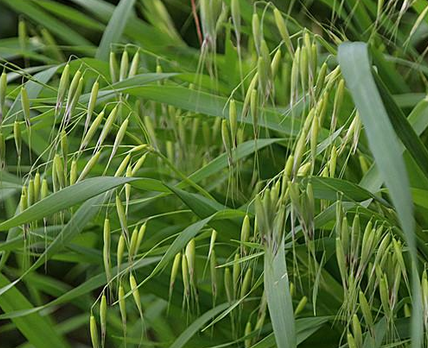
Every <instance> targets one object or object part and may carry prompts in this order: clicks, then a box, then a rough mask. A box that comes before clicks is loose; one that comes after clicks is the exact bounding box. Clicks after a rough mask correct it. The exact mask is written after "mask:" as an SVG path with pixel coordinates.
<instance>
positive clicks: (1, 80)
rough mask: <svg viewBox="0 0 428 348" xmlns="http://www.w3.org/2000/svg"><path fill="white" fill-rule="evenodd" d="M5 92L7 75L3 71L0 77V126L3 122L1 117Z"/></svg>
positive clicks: (4, 108)
mask: <svg viewBox="0 0 428 348" xmlns="http://www.w3.org/2000/svg"><path fill="white" fill-rule="evenodd" d="M6 91H7V75H6V72H5V71H4V70H3V72H2V74H1V77H0V125H1V123H2V121H3V115H4V113H5V110H6V103H5V102H6Z"/></svg>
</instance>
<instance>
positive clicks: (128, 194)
mask: <svg viewBox="0 0 428 348" xmlns="http://www.w3.org/2000/svg"><path fill="white" fill-rule="evenodd" d="M126 177H127V178H131V177H132V169H131V166H128V168H126ZM130 200H131V185H130V184H129V183H126V184H125V216H128V208H129V201H130Z"/></svg>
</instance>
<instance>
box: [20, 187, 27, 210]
mask: <svg viewBox="0 0 428 348" xmlns="http://www.w3.org/2000/svg"><path fill="white" fill-rule="evenodd" d="M27 208H28V193H27V186H25V185H24V186H22V191H21V200H20V201H19V209H20V212H21V213H22V212H23V211H24V210H26V209H27Z"/></svg>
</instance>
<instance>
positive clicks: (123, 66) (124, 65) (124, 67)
mask: <svg viewBox="0 0 428 348" xmlns="http://www.w3.org/2000/svg"><path fill="white" fill-rule="evenodd" d="M128 67H129V57H128V51H126V50H125V51H123V53H122V59H121V61H120V73H119V81H122V80H124V79H126V74H127V73H128Z"/></svg>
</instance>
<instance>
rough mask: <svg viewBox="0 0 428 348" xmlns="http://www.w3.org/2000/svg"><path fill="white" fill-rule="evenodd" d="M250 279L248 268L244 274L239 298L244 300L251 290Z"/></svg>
mask: <svg viewBox="0 0 428 348" xmlns="http://www.w3.org/2000/svg"><path fill="white" fill-rule="evenodd" d="M251 277H252V269H251V268H248V270H247V272H245V276H244V280H243V281H242V286H241V292H240V298H241V299H242V298H244V297H245V296H246V295H247V294H248V291H249V290H250V288H251Z"/></svg>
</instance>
